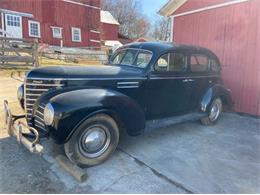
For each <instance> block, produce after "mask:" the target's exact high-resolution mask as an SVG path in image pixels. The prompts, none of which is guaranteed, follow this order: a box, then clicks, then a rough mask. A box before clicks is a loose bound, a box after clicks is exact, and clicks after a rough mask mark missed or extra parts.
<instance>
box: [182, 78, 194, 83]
mask: <svg viewBox="0 0 260 195" xmlns="http://www.w3.org/2000/svg"><path fill="white" fill-rule="evenodd" d="M194 81H195V80H194V79H184V80H182V82H184V83H186V82H194Z"/></svg>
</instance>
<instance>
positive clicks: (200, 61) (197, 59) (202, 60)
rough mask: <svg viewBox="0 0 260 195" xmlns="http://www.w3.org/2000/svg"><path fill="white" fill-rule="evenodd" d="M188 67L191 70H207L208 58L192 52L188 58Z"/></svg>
mask: <svg viewBox="0 0 260 195" xmlns="http://www.w3.org/2000/svg"><path fill="white" fill-rule="evenodd" d="M190 69H191V71H192V72H207V71H208V70H209V59H208V57H207V56H205V55H200V54H199V55H197V54H193V55H191V58H190Z"/></svg>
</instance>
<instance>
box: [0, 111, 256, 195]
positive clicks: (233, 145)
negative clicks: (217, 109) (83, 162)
mask: <svg viewBox="0 0 260 195" xmlns="http://www.w3.org/2000/svg"><path fill="white" fill-rule="evenodd" d="M259 127H260V121H259V119H254V118H250V117H244V116H239V115H236V114H225V115H224V117H223V118H222V119H221V120H220V121H219V123H218V124H217V125H216V126H212V127H205V126H201V125H200V124H199V123H197V122H190V123H185V124H180V125H175V126H172V127H169V128H165V129H157V130H152V131H149V130H148V131H146V132H145V133H144V134H143V135H141V136H138V137H128V136H127V135H123V136H122V137H121V141H120V145H119V149H118V150H117V151H116V152H115V154H114V155H113V156H112V157H111V158H110V159H109V160H108V161H107V162H105V163H104V164H102V165H99V166H96V167H92V168H88V169H86V171H87V173H88V176H89V178H88V179H87V181H85V182H83V183H78V182H76V181H75V180H74V179H73V178H72V177H71V176H70V175H68V174H67V173H66V172H65V171H64V170H63V169H61V168H60V167H59V166H58V164H57V162H56V161H55V159H54V157H55V155H56V154H57V153H58V151H60V150H61V149H62V148H60V147H58V146H56V145H55V144H53V142H52V141H50V140H48V141H44V145H45V146H46V153H45V154H44V155H43V156H40V155H33V154H30V153H29V152H28V151H27V150H26V149H25V148H24V147H21V146H19V145H18V144H17V143H16V141H15V140H14V138H9V137H6V138H2V139H1V140H0V154H1V155H0V177H1V179H0V193H68V192H70V193H191V192H197V193H260V130H259Z"/></svg>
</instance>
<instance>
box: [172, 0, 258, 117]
mask: <svg viewBox="0 0 260 195" xmlns="http://www.w3.org/2000/svg"><path fill="white" fill-rule="evenodd" d="M187 9H188V8H187ZM189 9H192V8H191V7H190V8H189ZM183 11H184V10H183ZM259 23H260V1H258V0H251V1H249V2H246V3H241V4H236V5H232V6H228V7H222V8H218V9H213V10H208V11H204V12H199V13H195V14H191V15H186V16H181V17H176V18H175V19H174V41H175V42H180V43H186V44H194V45H200V46H204V47H207V48H209V49H211V50H213V51H214V52H215V53H216V54H217V55H218V57H219V58H220V61H221V63H222V65H223V72H222V74H223V79H224V82H225V85H226V86H227V87H228V88H230V89H231V90H232V97H233V99H234V101H235V110H236V111H238V112H244V113H249V114H253V115H260V106H259V104H260V55H259V54H258V53H259V51H260V46H259V45H260V38H259V37H260V32H259V31H260V30H259V29H260V24H259Z"/></svg>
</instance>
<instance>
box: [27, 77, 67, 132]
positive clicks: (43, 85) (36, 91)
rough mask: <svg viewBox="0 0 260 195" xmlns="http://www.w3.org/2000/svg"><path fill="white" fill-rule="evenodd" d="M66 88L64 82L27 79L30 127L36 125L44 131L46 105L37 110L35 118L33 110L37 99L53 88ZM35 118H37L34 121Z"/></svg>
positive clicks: (28, 121)
mask: <svg viewBox="0 0 260 195" xmlns="http://www.w3.org/2000/svg"><path fill="white" fill-rule="evenodd" d="M63 86H64V82H63V81H62V80H43V79H34V78H26V80H25V111H26V118H27V123H28V125H29V126H33V122H34V125H35V126H36V127H38V128H40V129H43V130H44V127H45V126H44V121H43V110H44V106H45V105H44V104H41V105H39V107H38V108H36V109H37V110H36V112H35V116H33V108H34V104H35V102H36V101H37V99H38V98H39V97H40V96H41V95H42V94H43V93H45V92H47V91H48V90H50V89H53V88H61V87H63ZM33 117H35V119H34V121H33Z"/></svg>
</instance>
